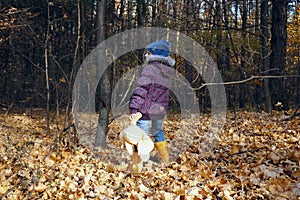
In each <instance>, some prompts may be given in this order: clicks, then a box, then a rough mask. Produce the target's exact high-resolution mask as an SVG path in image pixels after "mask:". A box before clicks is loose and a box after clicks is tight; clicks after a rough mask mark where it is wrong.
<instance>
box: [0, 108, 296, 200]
mask: <svg viewBox="0 0 300 200" xmlns="http://www.w3.org/2000/svg"><path fill="white" fill-rule="evenodd" d="M44 114H45V113H44V112H41V113H40V114H34V115H32V116H28V115H26V114H9V115H5V114H4V112H2V113H0V153H1V157H0V200H1V199H166V200H169V199H180V200H181V199H187V200H188V199H208V200H209V199H211V200H215V199H216V200H221V199H222V200H223V199H224V200H231V199H253V200H254V199H276V200H285V199H289V200H293V199H295V200H297V199H298V200H299V199H300V117H299V116H295V117H294V118H292V119H289V120H283V116H284V114H283V113H282V112H273V114H267V113H265V112H246V111H240V112H237V113H235V114H233V113H230V112H229V113H228V114H227V119H226V124H225V125H224V128H223V130H222V133H221V134H220V138H219V139H218V141H217V142H216V144H215V145H214V147H213V148H212V149H211V151H210V152H209V153H208V154H207V155H206V156H204V157H203V156H199V155H200V154H199V151H200V150H199V148H198V147H197V144H195V143H193V144H191V145H190V146H189V147H188V148H187V150H186V151H183V152H182V153H181V154H180V155H178V157H177V158H174V160H173V161H172V162H170V163H168V164H160V163H156V162H153V161H149V162H148V163H145V167H144V169H143V171H142V173H141V174H140V175H138V176H133V175H131V174H130V172H129V171H128V163H126V162H121V163H119V164H113V163H111V162H108V161H105V159H102V158H99V157H95V156H94V154H93V153H92V152H91V151H90V150H89V149H88V148H85V147H84V146H83V145H81V144H80V143H79V142H78V137H76V134H75V131H74V130H73V129H70V130H67V131H65V132H62V131H60V130H62V127H63V121H64V120H63V116H62V117H59V118H54V119H55V120H52V121H51V127H50V128H51V129H50V135H47V130H46V120H45V116H44ZM288 114H292V111H291V112H289V113H288ZM208 118H209V116H206V115H203V116H201V119H200V120H199V122H198V123H199V124H197V126H199V127H201V128H200V129H199V130H200V131H199V130H196V131H192V132H191V134H195V137H194V138H197V137H199V135H200V136H201V135H203V134H205V130H206V128H205V126H207V124H206V123H205V122H207V119H208ZM179 121H180V119H179V118H178V116H176V115H175V116H173V117H171V118H169V119H168V120H166V121H165V124H164V128H165V132H166V135H167V137H168V136H170V135H171V132H172V131H173V130H176V129H178V126H179V125H178V123H179ZM110 130H114V132H116V133H117V134H118V133H119V131H120V126H118V123H116V122H113V123H112V124H111V125H110ZM112 138H113V139H115V140H116V139H117V137H116V136H115V137H112ZM120 151H123V153H125V154H126V153H127V152H126V151H125V150H122V149H120Z"/></svg>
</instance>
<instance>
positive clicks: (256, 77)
mask: <svg viewBox="0 0 300 200" xmlns="http://www.w3.org/2000/svg"><path fill="white" fill-rule="evenodd" d="M276 78H300V75H283V76H251V77H250V78H247V79H245V80H240V81H230V82H223V83H205V84H202V85H201V86H200V87H198V88H194V90H201V89H202V88H203V87H206V86H213V85H233V84H241V83H246V82H249V81H251V80H254V79H261V80H264V79H276Z"/></svg>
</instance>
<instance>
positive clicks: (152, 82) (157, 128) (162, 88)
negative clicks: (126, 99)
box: [129, 40, 175, 162]
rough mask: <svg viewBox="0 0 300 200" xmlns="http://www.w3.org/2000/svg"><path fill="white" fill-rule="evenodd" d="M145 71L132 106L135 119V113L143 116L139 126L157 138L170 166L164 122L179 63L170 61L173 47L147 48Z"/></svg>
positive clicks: (161, 155)
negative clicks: (172, 77) (173, 71)
mask: <svg viewBox="0 0 300 200" xmlns="http://www.w3.org/2000/svg"><path fill="white" fill-rule="evenodd" d="M146 51H147V52H146V54H145V60H146V61H145V67H144V68H143V71H142V73H141V76H140V78H139V79H138V86H137V88H136V89H135V91H134V93H133V95H132V97H131V100H130V103H129V108H130V113H131V116H130V117H131V118H134V117H135V113H137V112H140V113H142V117H141V118H140V119H139V120H138V122H137V126H139V127H140V128H141V129H143V130H144V131H145V132H146V133H147V134H148V133H149V132H150V130H151V133H152V135H153V136H154V138H155V148H156V149H157V151H158V155H159V159H160V161H161V162H169V152H168V148H167V142H166V140H165V136H164V132H163V130H162V119H163V118H164V115H165V114H166V113H167V111H168V105H169V93H170V92H169V88H170V76H171V74H172V69H171V68H170V67H171V66H173V65H175V60H173V59H171V58H170V57H169V55H170V51H171V44H170V43H169V42H168V41H166V40H159V41H156V42H153V43H151V44H149V45H148V46H147V47H146Z"/></svg>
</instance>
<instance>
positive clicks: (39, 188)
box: [34, 182, 47, 192]
mask: <svg viewBox="0 0 300 200" xmlns="http://www.w3.org/2000/svg"><path fill="white" fill-rule="evenodd" d="M46 189H47V186H46V185H44V184H43V183H41V182H39V183H38V185H37V186H36V187H35V188H34V190H35V191H37V192H44V191H45V190H46Z"/></svg>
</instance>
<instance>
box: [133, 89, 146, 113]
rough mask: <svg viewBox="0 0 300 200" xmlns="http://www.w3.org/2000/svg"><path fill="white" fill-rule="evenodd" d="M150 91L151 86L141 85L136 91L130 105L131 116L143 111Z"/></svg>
mask: <svg viewBox="0 0 300 200" xmlns="http://www.w3.org/2000/svg"><path fill="white" fill-rule="evenodd" d="M148 91H149V85H139V86H138V87H137V88H136V89H135V90H134V92H133V94H132V96H131V99H130V103H129V109H130V113H131V114H133V113H136V112H138V111H141V108H142V105H143V104H144V103H145V101H146V98H147V94H148Z"/></svg>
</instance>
